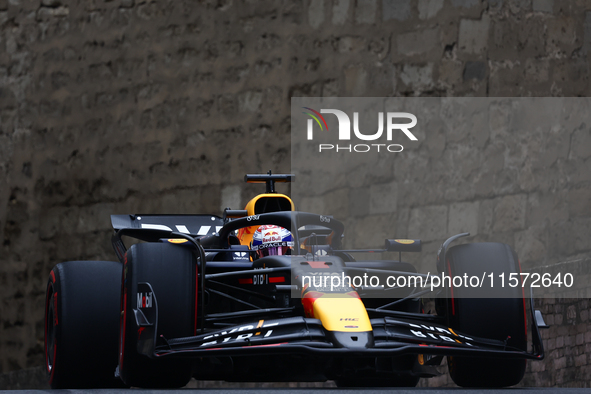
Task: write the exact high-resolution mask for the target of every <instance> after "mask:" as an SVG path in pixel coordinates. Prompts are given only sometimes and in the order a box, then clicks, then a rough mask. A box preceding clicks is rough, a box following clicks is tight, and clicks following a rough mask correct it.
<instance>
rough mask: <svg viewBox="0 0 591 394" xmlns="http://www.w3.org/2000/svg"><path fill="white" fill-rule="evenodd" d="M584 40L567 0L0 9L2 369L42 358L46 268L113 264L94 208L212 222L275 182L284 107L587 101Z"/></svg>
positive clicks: (575, 8) (585, 138)
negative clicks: (262, 174)
mask: <svg viewBox="0 0 591 394" xmlns="http://www.w3.org/2000/svg"><path fill="white" fill-rule="evenodd" d="M590 42H591V3H590V2H587V1H583V0H578V1H570V2H558V1H552V0H512V1H510V0H494V1H493V0H490V1H478V0H419V1H410V0H400V1H396V2H394V1H378V0H367V1H352V0H333V1H331V0H311V1H293V2H289V1H287V2H284V1H275V2H263V3H261V2H246V3H243V2H237V1H234V2H233V1H231V0H225V1H224V0H222V1H199V2H193V1H181V0H174V1H173V0H168V1H137V0H136V1H134V0H114V1H106V0H105V1H100V0H92V1H82V2H75V1H65V0H63V1H62V0H0V174H1V175H0V242H1V246H0V247H1V248H2V249H1V252H0V355H1V356H0V372H8V371H13V370H18V369H21V368H28V367H33V366H37V365H40V364H42V360H43V355H42V352H43V324H42V315H43V299H44V291H45V281H46V275H47V273H48V272H49V270H50V268H51V266H53V265H54V264H55V263H56V262H59V261H62V260H68V259H99V258H100V259H105V258H109V259H111V258H112V256H113V253H112V251H111V247H110V243H109V232H110V230H109V218H108V215H109V214H110V213H127V212H145V213H155V212H168V213H188V212H203V211H213V212H216V211H218V210H219V209H220V208H223V207H225V206H233V207H236V206H237V205H241V204H242V203H244V200H245V199H246V198H247V196H249V195H251V194H252V193H253V192H254V191H255V190H258V189H257V188H255V187H246V188H242V187H241V185H240V184H241V179H242V176H243V174H244V173H246V172H259V171H266V170H268V169H269V168H272V169H273V170H274V171H275V172H288V171H289V159H290V147H289V132H290V128H289V115H290V114H289V104H290V97H292V96H321V95H323V96H396V95H398V96H404V95H410V96H413V95H417V96H418V95H432V96H440V95H458V96H464V95H477V96H520V95H521V96H530V95H531V96H536V95H538V96H550V95H564V96H577V95H583V96H585V95H588V92H589V58H588V56H587V53H588V51H589V49H590V48H591V46H590V44H589V43H590ZM581 138H582V140H581V141H580V142H578V144H577V145H576V147H575V149H580V152H581V155H582V157H581V160H582V163H583V166H584V167H582V168H578V169H577V171H579V172H580V174H581V175H580V176H581V180H580V183H578V184H577V188H578V189H577V190H579V189H580V195H579V197H577V198H576V199H575V201H568V200H567V201H565V204H566V205H567V207H565V208H564V209H565V210H566V211H567V212H570V210H571V209H575V210H577V212H579V216H578V217H579V218H581V219H580V220H582V221H583V222H584V223H587V224H588V223H589V216H590V215H591V212H589V210H588V207H589V204H586V202H587V201H588V200H589V185H590V183H591V181H590V180H589V173H590V172H591V171H590V167H589V166H590V159H589V152H590V151H591V150H590V149H588V148H586V147H588V144H589V131H588V128H586V129H583V130H582V131H581ZM524 143H525V144H528V141H524ZM532 143H533V142H532ZM532 149H535V146H533V145H532ZM577 152H579V151H578V150H577ZM585 155H586V156H585ZM494 164H495V163H494V162H491V163H490V164H489V165H491V166H494ZM567 172H568V169H567ZM548 176H549V177H551V179H549V181H550V180H551V181H555V182H559V181H560V179H561V176H562V175H561V174H560V173H552V172H550V173H549V175H548ZM238 185H240V188H238ZM428 186H429V185H428V184H425V185H424V188H423V189H419V190H424V192H427V190H429V187H428ZM491 198H492V197H491ZM506 198H508V199H509V200H507V201H505V199H506ZM511 199H517V200H519V201H517V202H520V203H521V204H522V205H523V204H524V203H525V202H524V201H521V200H522V199H523V196H521V195H520V194H519V193H515V195H514V196H509V197H503V198H501V199H500V200H499V201H498V202H499V203H507V204H511V203H512V202H511V201H510V200H511ZM495 201H496V200H494V199H493V203H494V202H495ZM239 203H240V204H239ZM465 203H467V204H469V202H468V201H466V202H465ZM541 204H542V205H541V208H540V209H545V208H543V202H541ZM456 208H461V207H460V206H457V207H456ZM520 212H521V211H520ZM418 214H419V213H417V215H418ZM416 219H420V218H418V217H417V218H416ZM417 223H418V224H417V225H419V226H420V225H422V224H420V223H419V222H417ZM500 223H502V222H500ZM507 225H508V226H511V223H508V224H507ZM501 226H502V224H501ZM585 229H587V230H585ZM499 230H500V231H502V230H503V229H502V228H499ZM522 231H524V236H529V235H532V236H535V229H530V228H528V227H527V226H526V225H525V224H524V227H523V228H522ZM582 231H588V227H585V228H583V229H582ZM532 232H533V233H532ZM530 233H531V234H530ZM583 242H588V239H587V241H583ZM586 245H587V244H586ZM587 246H588V245H587ZM584 249H585V248H584ZM587 249H588V247H586V249H585V250H587ZM558 305H562V304H560V303H558ZM577 308H579V309H578V310H579V312H578V315H577V316H580V318H581V319H582V318H583V315H584V312H585V311H588V305H583V304H577ZM557 313H558V312H557ZM585 316H587V315H586V314H585ZM586 321H587V320H585V322H586ZM563 323H564V321H563ZM581 324H583V321H582V320H581ZM585 324H586V323H585ZM563 326H564V327H566V328H565V329H564V330H567V331H568V332H569V333H570V332H572V330H573V328H572V327H570V326H568V325H567V324H563ZM557 335H558V334H557ZM564 335H567V334H564ZM564 335H563V336H564ZM568 335H574V334H568ZM576 338H578V337H576V336H575V341H577V340H578V339H576ZM587 354H589V352H588V351H587ZM577 360H579V361H576V362H577V363H579V364H581V363H582V362H583V361H582V359H581V357H580V356H579V358H578V359H577ZM561 362H562V361H561ZM565 362H566V361H565ZM565 365H566V367H567V368H570V367H571V365H569V364H568V363H567V364H565ZM589 365H591V362H590V361H589V360H588V359H587V362H586V363H583V364H581V366H578V368H579V369H577V370H576V371H584V370H583V369H581V368H589ZM575 366H576V365H575ZM571 370H572V369H571ZM550 373H552V372H550ZM576 373H583V372H576ZM565 376H570V375H565ZM569 381H570V380H568V379H567V380H561V381H559V380H552V379H542V380H541V382H540V384H560V385H567V384H569ZM573 381H574V380H573ZM577 384H579V383H577Z"/></svg>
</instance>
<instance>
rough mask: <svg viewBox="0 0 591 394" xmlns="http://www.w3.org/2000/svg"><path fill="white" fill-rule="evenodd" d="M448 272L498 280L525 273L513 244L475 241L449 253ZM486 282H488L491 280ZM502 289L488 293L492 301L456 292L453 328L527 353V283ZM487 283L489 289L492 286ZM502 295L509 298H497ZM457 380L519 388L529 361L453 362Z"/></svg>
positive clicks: (450, 309)
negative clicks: (503, 343) (504, 343)
mask: <svg viewBox="0 0 591 394" xmlns="http://www.w3.org/2000/svg"><path fill="white" fill-rule="evenodd" d="M446 259H447V262H446V271H447V272H446V274H449V275H450V276H452V277H453V276H463V275H464V274H467V275H468V277H470V276H478V277H479V278H480V277H482V275H483V274H484V273H486V275H487V277H488V275H490V274H491V273H492V274H493V277H494V278H495V280H499V274H505V281H507V280H508V277H509V275H510V274H512V273H517V274H519V272H520V269H519V262H518V259H517V255H516V253H515V252H514V251H513V250H512V249H511V247H510V246H508V245H506V244H502V243H488V242H487V243H473V244H465V245H458V246H454V247H452V248H450V249H449V251H448V252H447V254H446ZM485 283H486V282H485ZM506 284H507V282H505V287H504V288H502V287H501V286H500V283H496V286H495V287H492V288H491V287H490V284H487V285H488V286H489V288H488V289H487V292H488V296H492V297H488V298H464V297H465V296H466V295H467V294H468V293H466V291H469V290H466V289H462V288H454V289H453V291H454V293H453V294H454V298H452V299H450V300H448V313H449V322H450V326H451V327H452V328H454V329H457V330H458V331H461V332H462V333H465V334H470V335H474V336H477V337H481V338H489V339H496V340H501V341H507V345H508V346H511V347H513V348H517V349H520V350H523V351H525V350H526V349H527V332H526V311H525V301H524V294H523V289H522V287H521V284H520V285H519V286H517V287H513V288H512V287H508V286H506ZM487 285H484V286H487ZM495 296H502V297H503V298H496V297H495ZM447 362H448V367H449V373H450V375H451V378H452V379H453V381H454V382H455V383H456V384H457V385H458V386H462V387H507V386H513V385H516V384H518V383H519V382H520V381H521V379H522V378H523V375H524V373H525V366H526V360H525V359H503V358H485V357H458V356H453V357H452V356H450V357H448V358H447Z"/></svg>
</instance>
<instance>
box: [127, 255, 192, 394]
mask: <svg viewBox="0 0 591 394" xmlns="http://www.w3.org/2000/svg"><path fill="white" fill-rule="evenodd" d="M196 270H197V267H196V264H195V258H194V256H193V253H192V252H191V251H190V250H189V249H187V248H185V247H182V246H176V245H171V244H167V243H142V244H135V245H132V246H131V248H130V249H129V250H128V251H127V254H126V261H125V264H124V270H123V276H122V281H121V286H122V292H121V309H120V310H121V322H120V342H119V349H120V350H119V373H120V375H121V379H122V380H123V382H125V384H127V385H129V386H132V387H146V388H178V387H183V386H185V385H186V384H187V383H188V382H189V380H190V379H191V375H192V369H191V363H190V360H188V359H184V360H180V359H170V358H164V359H153V358H149V357H147V356H145V355H143V354H140V353H138V351H137V343H138V338H139V335H141V333H139V332H138V331H139V328H140V327H138V326H137V323H136V320H135V317H134V313H133V310H134V309H138V301H137V295H138V290H137V289H138V283H149V284H150V285H151V286H152V289H153V293H154V296H155V298H156V300H157V305H158V335H159V336H160V335H163V336H164V337H165V338H179V337H188V336H192V335H195V322H196V320H195V314H196V307H195V302H196V289H195V282H196Z"/></svg>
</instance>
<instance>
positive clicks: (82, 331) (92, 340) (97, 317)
mask: <svg viewBox="0 0 591 394" xmlns="http://www.w3.org/2000/svg"><path fill="white" fill-rule="evenodd" d="M120 278H121V263H117V262H113V261H69V262H65V263H60V264H57V265H56V266H55V267H54V268H53V269H52V270H51V272H50V275H49V280H48V283H47V293H46V300H45V367H46V370H47V377H48V380H49V384H50V386H51V388H53V389H87V388H108V387H111V388H113V387H122V384H121V381H120V380H119V379H116V378H115V368H116V367H117V351H118V342H119V341H118V334H119V298H120V286H119V280H120Z"/></svg>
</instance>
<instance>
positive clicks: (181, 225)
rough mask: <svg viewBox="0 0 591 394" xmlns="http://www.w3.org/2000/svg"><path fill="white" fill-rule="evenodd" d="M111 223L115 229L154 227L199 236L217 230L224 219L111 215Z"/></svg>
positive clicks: (211, 216) (185, 216)
mask: <svg viewBox="0 0 591 394" xmlns="http://www.w3.org/2000/svg"><path fill="white" fill-rule="evenodd" d="M111 225H112V226H113V229H115V231H118V230H121V229H124V228H134V229H155V230H164V231H177V232H179V233H183V234H190V235H192V236H194V237H200V236H204V235H212V234H215V233H217V232H219V231H220V229H221V228H222V226H223V225H224V220H223V219H222V218H221V217H219V216H215V215H111Z"/></svg>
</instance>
